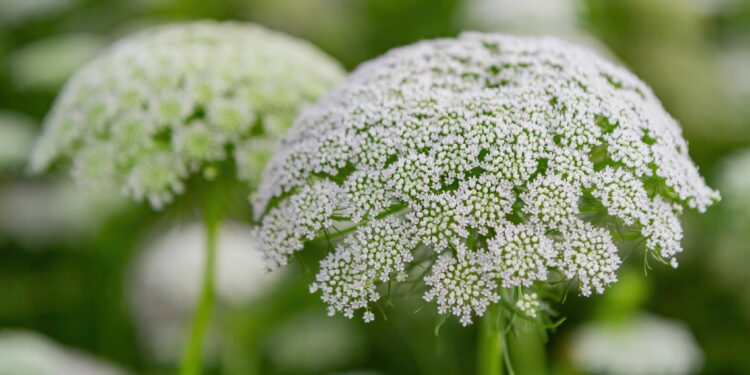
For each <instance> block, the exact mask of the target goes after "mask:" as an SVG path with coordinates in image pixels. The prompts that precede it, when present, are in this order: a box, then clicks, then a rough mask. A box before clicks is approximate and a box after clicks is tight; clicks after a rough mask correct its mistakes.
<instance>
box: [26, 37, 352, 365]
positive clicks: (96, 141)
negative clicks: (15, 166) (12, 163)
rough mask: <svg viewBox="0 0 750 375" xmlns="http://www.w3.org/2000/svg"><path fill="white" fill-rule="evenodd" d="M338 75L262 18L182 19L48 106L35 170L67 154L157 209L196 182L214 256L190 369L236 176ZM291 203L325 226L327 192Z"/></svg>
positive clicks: (255, 164) (261, 157) (108, 54)
mask: <svg viewBox="0 0 750 375" xmlns="http://www.w3.org/2000/svg"><path fill="white" fill-rule="evenodd" d="M342 75H343V72H342V69H341V67H340V66H339V65H338V64H337V63H336V62H334V61H333V60H332V59H330V58H329V57H327V56H326V55H325V54H323V53H322V52H320V51H318V50H317V49H315V48H314V47H313V46H311V45H309V44H307V43H305V42H303V41H300V40H297V39H294V38H292V37H289V36H285V35H283V34H280V33H275V32H272V31H269V30H266V29H263V28H261V27H258V26H253V25H249V24H242V23H235V22H225V23H219V22H193V23H185V24H176V25H169V26H163V27H157V28H154V29H150V30H147V31H144V32H142V33H139V34H137V35H135V36H132V37H129V38H126V39H124V40H122V41H120V42H118V43H116V44H114V45H113V46H111V47H110V48H108V49H107V50H106V51H105V52H103V53H102V54H100V55H99V56H98V57H97V58H95V59H94V60H93V61H91V62H89V63H87V64H86V65H85V66H84V67H82V68H81V69H80V70H79V71H78V72H77V73H76V74H74V76H73V77H72V78H71V79H70V80H69V81H68V83H67V84H66V86H65V88H64V89H63V91H62V93H61V94H60V96H59V97H58V99H57V101H56V102H55V104H54V106H53V108H52V110H51V111H50V113H49V114H48V115H47V118H46V120H45V126H44V133H43V134H42V136H41V137H40V138H39V140H38V142H37V144H36V146H35V148H34V151H33V154H32V157H31V168H32V169H33V170H34V171H37V172H39V171H43V170H45V169H48V168H50V167H51V166H52V165H53V164H55V165H56V164H57V162H66V161H70V164H72V168H71V174H72V175H73V178H74V179H75V180H76V181H77V182H78V183H79V184H81V185H84V186H91V187H93V188H94V189H98V190H105V189H106V187H110V188H115V189H116V188H120V189H122V190H123V192H124V193H125V194H127V195H128V196H129V197H132V198H133V199H135V200H137V201H141V200H147V201H148V202H149V203H150V204H151V206H152V207H153V208H154V209H157V210H158V209H161V208H163V207H164V206H165V205H166V204H168V203H170V202H171V201H172V200H173V199H174V198H175V196H176V195H180V194H182V193H184V192H186V190H188V188H190V191H191V193H192V194H191V197H190V198H187V199H186V201H187V202H188V204H192V203H198V204H199V205H200V206H201V211H202V214H203V219H204V224H205V226H206V231H207V236H206V243H205V247H206V254H207V256H206V258H205V262H204V263H205V269H204V272H203V285H202V290H201V293H200V296H199V298H198V304H197V307H196V309H195V313H194V314H193V324H192V327H191V335H190V338H189V341H188V342H187V344H186V345H184V350H185V351H184V355H183V361H182V364H181V372H182V373H186V374H192V373H197V372H199V370H200V356H201V352H202V350H201V342H202V340H203V336H204V333H205V332H206V329H207V327H208V325H209V323H210V316H211V310H212V305H213V302H214V297H213V293H214V278H215V277H216V276H215V274H216V270H215V264H216V246H217V230H218V227H219V223H220V221H221V218H222V216H223V215H224V214H225V211H226V210H227V206H229V205H233V204H235V202H232V201H231V197H232V196H233V194H230V192H232V191H233V189H234V185H236V183H237V182H238V181H239V182H240V183H241V184H239V185H240V189H243V188H247V192H249V191H250V190H252V189H254V187H255V184H256V183H257V182H258V177H259V175H260V173H261V168H262V167H263V166H264V164H265V162H266V160H267V159H268V158H269V157H270V154H271V150H273V149H274V145H275V143H276V142H277V141H278V139H279V138H280V137H281V135H282V134H284V132H285V131H286V129H287V127H288V126H289V125H290V124H291V122H292V119H293V118H294V117H295V116H296V115H297V112H298V111H299V110H300V109H301V108H302V107H303V106H305V105H307V104H308V103H310V102H312V101H314V100H315V99H317V97H318V96H319V95H321V94H322V93H323V92H324V91H325V90H327V89H328V88H329V87H330V86H331V85H332V84H333V83H334V82H335V81H337V80H338V79H339V78H340V77H341V76H342ZM332 150H333V149H332ZM319 190H326V186H325V185H322V184H321V188H320V189H319ZM313 192H314V191H313ZM310 196H312V194H311V195H310ZM191 198H192V199H191ZM334 201H335V200H334ZM295 203H296V204H297V205H298V206H302V207H304V208H319V209H320V210H317V211H316V210H311V211H310V212H303V210H297V211H294V210H291V211H294V212H295V213H297V214H301V215H303V216H304V215H307V216H309V217H310V218H309V219H308V220H307V224H308V226H307V227H305V228H304V229H305V231H303V232H302V234H306V233H307V232H315V231H318V230H320V229H322V227H323V225H322V224H321V223H320V222H317V221H316V218H317V217H319V216H323V215H325V214H326V213H330V212H329V211H328V209H327V207H326V206H327V205H328V204H327V202H326V201H322V202H317V201H316V200H315V199H312V198H309V199H300V200H295ZM298 217H301V216H298ZM294 235H299V232H295V233H294Z"/></svg>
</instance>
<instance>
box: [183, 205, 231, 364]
mask: <svg viewBox="0 0 750 375" xmlns="http://www.w3.org/2000/svg"><path fill="white" fill-rule="evenodd" d="M220 222H221V205H220V200H219V197H218V194H217V192H216V191H209V192H208V194H207V195H206V196H205V197H204V205H203V223H204V225H205V230H206V259H205V264H204V269H203V283H202V287H201V291H200V295H199V297H198V301H197V305H196V308H195V312H194V314H193V323H192V326H191V328H190V336H189V339H188V342H187V345H186V347H185V351H184V352H183V357H182V362H181V364H180V374H181V375H195V374H200V373H201V369H202V365H201V358H202V353H203V350H202V348H203V341H204V338H205V335H206V331H207V329H208V325H209V323H210V321H211V312H212V310H213V306H214V302H215V300H216V296H215V284H216V256H217V255H216V252H217V242H218V230H219V224H220Z"/></svg>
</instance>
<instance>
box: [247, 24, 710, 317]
mask: <svg viewBox="0 0 750 375" xmlns="http://www.w3.org/2000/svg"><path fill="white" fill-rule="evenodd" d="M311 194H312V195H311ZM316 197H317V198H316ZM718 199H719V195H718V193H717V192H716V191H714V190H711V189H710V188H709V187H707V186H706V184H705V182H704V180H703V178H702V177H701V175H700V174H699V173H698V169H697V168H696V166H695V165H694V164H693V162H692V161H691V159H690V157H689V156H688V148H687V144H686V142H685V140H684V139H683V138H682V135H681V130H680V127H679V126H678V124H677V123H676V121H675V120H674V119H673V118H672V117H670V116H669V114H668V113H667V112H665V110H664V109H663V108H662V106H661V104H660V103H659V101H658V100H657V98H656V97H655V96H654V94H653V93H652V92H651V90H650V89H649V88H648V87H647V86H646V85H645V84H643V83H642V82H641V81H640V80H638V79H637V78H636V77H635V76H633V75H632V74H631V73H630V72H628V71H627V70H625V69H623V68H621V67H619V66H617V65H614V64H612V63H610V62H608V61H606V60H604V59H602V58H600V57H598V56H597V55H596V54H594V53H592V52H590V51H589V50H587V49H584V48H580V47H577V46H575V45H570V44H567V43H565V42H561V41H559V40H556V39H551V38H530V37H525V38H520V37H512V36H504V35H495V34H480V33H467V34H463V35H461V36H460V37H459V38H457V39H440V40H433V41H426V42H421V43H417V44H415V45H412V46H408V47H404V48H399V49H396V50H393V51H391V52H389V53H387V54H386V55H384V56H382V57H380V58H378V59H375V60H373V61H371V62H368V63H365V64H363V65H362V66H361V67H359V68H358V69H357V70H356V71H355V72H354V73H353V74H352V75H351V76H350V77H349V78H348V79H346V80H345V81H344V82H343V83H342V84H340V85H339V86H337V87H336V88H334V89H333V90H332V91H331V92H330V93H329V94H327V95H326V96H325V97H324V98H323V99H322V100H320V101H319V102H318V103H317V104H316V105H314V106H313V107H311V108H309V109H308V110H306V111H305V112H303V113H302V114H301V115H300V117H298V119H297V120H296V122H295V125H294V126H293V127H292V128H291V130H290V132H289V133H288V134H287V136H286V138H285V139H284V141H283V143H282V147H281V149H280V150H279V151H278V152H277V153H276V154H275V155H274V157H273V158H272V159H271V162H270V163H269V165H268V167H267V169H266V170H265V172H264V178H263V183H262V184H261V186H260V188H259V190H258V193H257V195H256V197H255V200H254V202H255V205H254V209H255V214H256V218H257V219H259V220H261V221H262V227H261V229H260V238H261V243H260V248H261V250H262V251H263V252H264V253H265V254H266V259H267V261H268V262H267V263H268V266H269V267H270V268H277V267H280V266H283V265H285V264H286V263H287V261H288V259H289V258H290V256H291V255H292V254H293V253H294V252H296V251H299V250H301V249H302V248H303V244H304V242H305V241H309V240H314V239H326V238H328V239H331V238H334V237H337V236H342V235H347V234H349V233H352V232H353V234H352V237H349V239H346V240H344V241H340V242H337V243H336V249H335V250H334V252H333V253H332V255H330V256H329V257H327V258H326V259H325V260H324V261H323V266H322V269H321V271H320V272H321V273H320V275H319V277H318V280H317V281H316V283H315V285H314V287H313V290H314V291H320V292H321V293H322V295H323V299H324V300H325V301H326V302H327V303H329V304H330V305H331V311H334V312H342V313H344V314H345V315H347V316H351V315H352V309H362V310H364V311H365V313H366V315H365V318H366V319H367V320H370V319H371V318H372V317H373V314H372V308H371V305H372V304H373V303H376V301H378V300H379V297H380V293H381V292H382V291H383V289H384V287H383V288H380V286H385V285H388V286H389V288H390V287H393V286H394V285H396V286H397V285H398V284H399V281H400V280H408V282H410V283H411V282H413V281H415V280H414V279H416V282H420V280H419V278H420V274H421V272H419V270H418V268H419V267H421V266H422V265H423V264H429V263H430V262H434V266H433V269H432V274H431V275H427V276H426V277H424V280H423V281H424V282H425V283H426V284H427V286H428V288H427V291H426V294H425V298H426V299H428V300H432V301H436V302H437V304H438V309H439V311H440V312H441V313H446V314H448V313H450V314H454V315H457V316H458V317H459V318H460V320H461V322H462V323H464V324H468V323H469V322H470V321H471V318H472V316H475V315H482V314H483V313H484V312H485V309H486V308H487V307H488V306H489V305H491V304H493V303H495V302H497V301H498V298H499V297H500V296H502V295H504V293H503V291H504V290H506V291H507V289H509V288H513V290H512V292H511V291H507V293H505V295H508V296H509V298H517V297H513V296H520V295H531V294H526V293H530V292H532V291H524V290H523V289H525V288H528V289H531V288H538V287H544V286H545V285H547V284H546V283H550V284H551V283H552V282H553V281H557V280H559V279H561V278H563V279H564V278H569V279H570V280H572V281H576V282H577V283H578V285H579V287H580V288H579V289H580V292H581V294H584V295H589V294H591V293H592V292H597V293H601V292H603V291H604V289H605V287H606V286H607V285H610V284H611V283H613V282H615V281H616V271H617V269H618V267H619V265H620V257H619V255H618V251H617V250H618V249H617V244H618V243H620V242H625V241H631V240H635V241H636V242H643V243H645V247H646V248H647V250H648V252H649V253H650V254H652V255H653V256H655V257H657V258H659V259H662V260H672V259H671V258H673V257H674V256H675V254H676V253H678V252H679V251H681V247H680V242H679V241H680V238H681V237H682V229H681V226H680V223H679V219H678V217H677V214H678V213H679V212H680V208H681V207H682V206H687V207H691V208H695V209H697V210H699V211H701V212H702V211H704V210H705V209H706V208H707V207H708V206H709V205H711V204H712V203H713V202H714V201H716V200H718ZM386 219H387V220H389V221H388V225H387V226H383V224H382V221H383V220H386ZM373 226H375V227H377V228H379V229H380V231H377V230H374V229H373ZM365 238H366V239H368V240H364V239H365ZM643 238H645V241H640V240H642V239H643ZM394 244H396V245H395V246H394ZM409 250H410V251H411V252H412V254H414V258H415V259H416V258H417V257H419V259H420V261H419V262H415V263H419V265H417V264H410V263H409V262H410V261H411V257H409V256H408V251H409ZM425 259H426V260H425ZM404 263H406V264H404ZM402 271H403V272H405V273H406V274H402ZM551 274H554V275H555V278H554V280H553V278H552V277H550V276H549V275H551ZM558 275H559V276H560V277H558ZM515 288H520V289H521V292H523V293H517V292H516V290H515ZM540 295H544V294H540ZM524 298H527V297H524ZM527 299H528V298H527ZM524 301H526V302H522V303H521V304H520V305H519V306H520V307H522V310H524V311H525V313H526V315H531V313H530V312H529V311H530V308H531V307H530V306H532V305H533V304H532V303H531V302H530V300H524ZM508 302H509V304H504V305H503V306H505V307H509V308H512V307H513V306H515V303H514V302H515V301H508Z"/></svg>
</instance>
